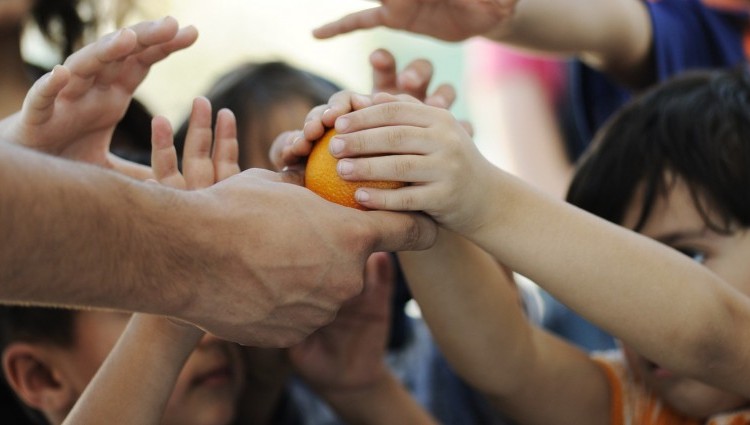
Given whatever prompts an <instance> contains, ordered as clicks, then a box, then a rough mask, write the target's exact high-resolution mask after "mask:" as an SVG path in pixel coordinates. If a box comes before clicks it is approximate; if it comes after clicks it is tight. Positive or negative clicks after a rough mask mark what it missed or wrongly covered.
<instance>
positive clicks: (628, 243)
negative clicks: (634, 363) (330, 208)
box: [331, 95, 750, 396]
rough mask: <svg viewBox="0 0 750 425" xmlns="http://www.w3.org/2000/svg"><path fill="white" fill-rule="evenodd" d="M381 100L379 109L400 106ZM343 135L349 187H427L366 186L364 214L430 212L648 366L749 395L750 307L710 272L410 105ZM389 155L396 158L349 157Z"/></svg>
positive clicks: (355, 118)
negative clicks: (525, 174) (520, 171)
mask: <svg viewBox="0 0 750 425" xmlns="http://www.w3.org/2000/svg"><path fill="white" fill-rule="evenodd" d="M379 97H380V100H378V99H376V101H375V103H379V102H380V101H385V102H391V101H392V100H393V97H390V98H387V96H386V95H380V96H379ZM342 118H343V119H342ZM394 124H398V126H396V127H387V126H389V125H394ZM336 126H337V130H338V131H339V137H340V139H339V140H340V143H339V145H338V148H339V149H338V150H337V151H336V152H334V154H335V155H336V156H338V157H349V158H348V159H346V160H342V161H339V174H340V175H342V176H343V177H344V178H346V179H351V180H358V179H364V180H370V179H384V180H400V181H409V182H419V183H420V184H419V185H412V186H408V187H407V188H404V189H406V190H397V191H378V190H372V189H360V191H359V192H358V196H360V195H361V196H360V197H358V198H357V199H358V200H359V201H360V202H361V203H362V204H363V205H365V206H367V207H370V208H384V209H392V210H402V209H403V210H412V209H414V210H423V211H425V212H427V213H428V214H430V215H431V216H432V217H433V218H435V219H436V220H437V221H438V222H439V223H440V224H441V225H442V226H445V227H447V228H450V229H453V230H454V231H457V232H459V233H461V234H463V235H465V236H466V237H468V238H469V239H470V240H472V241H473V242H474V243H476V244H477V245H479V246H480V247H482V248H483V249H484V250H486V251H487V252H489V253H490V254H491V255H492V256H493V257H494V258H497V259H498V260H499V261H502V262H503V264H505V265H507V266H508V267H510V268H511V269H512V270H514V271H517V272H519V273H521V274H522V275H524V276H527V277H529V278H530V279H532V280H533V281H535V282H537V283H538V284H540V285H542V286H543V287H544V288H545V289H547V290H548V291H549V292H550V293H551V294H552V295H553V296H555V297H556V298H558V299H559V300H561V301H562V302H563V303H565V304H566V305H568V306H570V307H571V308H572V309H574V310H575V311H578V312H580V313H581V314H582V315H583V316H584V317H586V318H587V319H589V320H591V321H592V322H593V323H595V324H597V325H599V326H601V327H602V328H603V329H606V330H607V331H609V332H610V333H612V334H613V335H616V336H617V337H619V338H620V339H622V340H623V341H625V342H627V343H628V345H629V346H631V347H633V348H634V349H635V350H636V351H638V352H639V353H641V354H642V355H643V356H644V357H646V358H649V359H652V360H653V361H655V362H657V363H659V364H662V365H668V366H667V367H669V368H670V369H672V370H675V371H677V372H679V373H683V374H685V375H686V376H692V377H695V378H697V379H700V380H703V381H704V382H707V383H710V384H713V385H715V386H717V387H720V388H724V389H727V390H730V391H734V392H736V393H738V394H743V395H745V396H747V395H750V387H749V386H748V383H747V380H746V379H743V377H742V375H741V374H737V373H736V371H737V370H738V368H741V367H742V366H741V365H743V364H744V362H745V360H743V358H746V357H745V356H746V355H747V353H748V352H750V348H748V347H746V344H745V342H746V341H750V336H748V335H747V334H748V332H750V331H749V330H748V327H747V326H745V325H744V324H746V323H748V321H749V320H750V300H748V297H745V296H742V295H741V293H739V292H738V291H737V290H736V289H734V288H732V287H731V286H730V285H728V284H727V282H725V281H723V280H722V279H721V278H720V277H718V276H717V275H715V274H714V273H712V272H711V271H710V270H708V269H706V268H705V267H702V266H701V265H699V264H696V263H695V262H693V261H691V260H690V259H688V258H687V257H686V256H684V255H681V254H679V253H678V252H676V251H675V250H673V249H670V248H668V247H666V246H664V245H663V244H660V243H658V242H656V241H654V240H651V239H649V238H647V237H645V236H642V235H639V234H637V233H635V232H632V231H630V230H627V229H623V228H622V227H619V226H617V225H614V224H612V223H609V222H606V221H604V220H602V219H599V218H597V217H595V216H593V215H591V214H588V213H585V212H583V211H581V210H579V209H576V208H574V207H572V206H570V205H568V204H565V203H564V202H562V201H560V200H557V199H554V198H552V197H550V196H547V195H545V194H543V193H541V192H539V191H537V190H535V189H533V188H532V187H530V186H528V185H527V184H525V183H523V182H522V181H520V180H518V179H516V178H514V177H512V176H511V175H509V174H507V173H504V172H502V171H501V170H499V169H496V168H495V167H493V166H492V165H491V164H489V162H488V161H487V160H486V159H485V158H484V157H482V156H481V154H480V153H479V152H478V151H477V149H476V147H475V146H474V145H473V143H472V142H471V139H470V138H469V137H468V135H467V134H465V133H461V131H460V130H459V126H458V125H457V123H456V122H455V119H453V118H451V117H449V116H448V115H447V113H446V112H445V111H443V110H438V109H432V110H431V108H429V107H427V106H424V105H419V104H418V103H415V102H413V101H411V100H405V101H404V102H400V103H398V104H396V103H392V104H389V105H385V103H380V104H378V105H376V106H374V107H372V108H368V109H367V110H361V111H355V112H352V113H350V114H347V115H346V116H344V117H341V118H339V119H337V121H336ZM384 126H386V127H384ZM364 130H366V131H364ZM394 140H395V141H396V142H395V143H394ZM386 141H389V142H386ZM331 145H332V147H336V146H335V144H334V141H333V140H332V142H331ZM385 153H399V154H401V155H396V156H381V157H377V158H353V157H357V156H360V155H368V156H369V155H379V154H385ZM404 153H408V155H403V154H404ZM478 181H481V182H482V184H481V185H476V184H475V183H474V182H478ZM675 294H680V298H679V300H680V301H679V302H675V298H674V297H675ZM636 306H637V311H638V314H635V313H634V308H636ZM654 324H658V326H654ZM664 341H669V342H670V343H669V348H668V349H666V348H665V345H664Z"/></svg>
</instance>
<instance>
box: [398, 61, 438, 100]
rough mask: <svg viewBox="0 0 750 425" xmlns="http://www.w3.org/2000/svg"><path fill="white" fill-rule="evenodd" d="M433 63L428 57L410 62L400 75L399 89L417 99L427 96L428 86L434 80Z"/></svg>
mask: <svg viewBox="0 0 750 425" xmlns="http://www.w3.org/2000/svg"><path fill="white" fill-rule="evenodd" d="M432 74H433V67H432V63H431V62H430V61H428V60H426V59H416V60H414V61H412V62H411V63H409V65H407V66H406V68H404V70H403V71H401V73H400V74H399V75H398V84H397V87H398V91H399V93H405V94H408V95H410V96H414V97H415V98H417V99H420V100H423V99H425V97H426V96H427V87H428V86H429V85H430V81H432Z"/></svg>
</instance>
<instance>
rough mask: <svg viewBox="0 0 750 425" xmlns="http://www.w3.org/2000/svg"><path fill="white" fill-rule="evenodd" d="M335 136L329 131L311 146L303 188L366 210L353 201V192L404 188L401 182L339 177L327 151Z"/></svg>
mask: <svg viewBox="0 0 750 425" xmlns="http://www.w3.org/2000/svg"><path fill="white" fill-rule="evenodd" d="M335 135H336V130H334V129H329V130H328V131H326V133H325V134H324V135H323V137H321V138H320V140H318V141H317V142H315V145H313V148H312V151H311V152H310V156H309V157H308V158H307V167H306V168H305V187H307V188H308V189H310V190H312V191H313V192H315V193H317V194H318V195H320V196H322V197H323V198H325V199H327V200H329V201H331V202H335V203H337V204H340V205H344V206H347V207H352V208H357V209H360V210H366V209H367V208H365V207H363V206H362V205H360V204H359V203H358V202H357V201H356V200H355V199H354V192H356V190H357V189H358V188H360V187H372V188H378V189H398V188H399V187H403V186H405V183H403V182H387V181H357V182H350V181H346V180H344V179H342V178H341V177H339V175H338V173H337V172H336V163H337V162H338V159H336V158H335V157H334V156H333V155H331V153H330V152H329V151H328V144H329V143H330V141H331V138H332V137H333V136H335Z"/></svg>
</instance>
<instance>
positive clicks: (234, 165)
mask: <svg viewBox="0 0 750 425" xmlns="http://www.w3.org/2000/svg"><path fill="white" fill-rule="evenodd" d="M215 128H216V131H215V133H214V132H213V131H212V130H211V104H210V103H209V101H208V99H206V98H203V97H199V98H197V99H195V100H194V101H193V110H192V112H191V114H190V122H189V126H188V131H187V136H186V138H185V151H184V153H183V155H182V168H183V172H184V173H180V170H179V168H178V160H177V151H176V150H175V147H174V138H173V132H172V127H171V126H170V125H169V122H168V121H167V120H166V119H165V118H164V117H161V116H157V117H155V118H154V120H153V123H152V136H151V144H152V149H151V167H152V169H153V172H154V177H155V178H156V180H157V181H158V182H159V183H162V184H165V185H167V186H171V187H174V188H176V189H188V190H194V189H201V188H205V187H209V186H211V185H212V184H214V183H216V182H219V181H222V180H224V179H226V178H228V177H231V176H233V175H235V174H239V172H240V167H239V165H238V162H237V160H238V158H239V147H238V142H237V123H236V119H235V117H234V114H233V113H232V112H231V111H230V110H228V109H222V110H220V111H219V112H218V114H217V116H216V127H215Z"/></svg>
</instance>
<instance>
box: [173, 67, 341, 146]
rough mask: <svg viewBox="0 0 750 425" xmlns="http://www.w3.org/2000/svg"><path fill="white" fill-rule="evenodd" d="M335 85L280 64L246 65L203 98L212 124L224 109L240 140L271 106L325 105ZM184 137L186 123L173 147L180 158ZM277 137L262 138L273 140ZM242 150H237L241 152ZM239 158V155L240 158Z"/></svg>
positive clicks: (336, 88) (177, 133)
mask: <svg viewBox="0 0 750 425" xmlns="http://www.w3.org/2000/svg"><path fill="white" fill-rule="evenodd" d="M340 90H341V89H340V88H339V86H338V85H336V84H335V83H333V82H331V81H329V80H327V79H325V78H323V77H321V76H319V75H315V74H313V73H311V72H308V71H305V70H302V69H299V68H296V67H294V66H291V65H289V64H287V63H285V62H282V61H273V62H261V63H254V62H250V63H245V64H242V65H240V66H238V67H237V68H234V69H233V70H232V71H230V72H228V73H227V74H224V75H223V76H222V77H220V78H219V79H218V80H217V81H216V82H215V83H214V84H213V86H212V88H211V89H210V90H209V92H208V94H206V98H208V100H209V101H210V102H211V106H212V113H213V121H214V122H215V121H216V114H217V113H218V111H219V109H222V108H227V109H229V110H231V111H232V112H234V114H235V115H236V116H237V133H238V135H239V136H240V138H242V136H243V135H246V134H247V129H249V128H250V127H251V126H252V125H253V123H251V122H248V120H247V117H248V116H252V117H253V119H252V121H254V122H256V123H257V122H261V123H262V122H263V121H264V120H267V119H268V117H269V115H270V110H271V108H272V107H273V106H274V105H278V104H280V103H282V102H286V101H289V100H294V99H303V100H308V101H309V102H310V103H311V104H312V105H321V104H324V103H327V102H328V98H329V97H331V95H332V94H334V93H336V92H337V91H340ZM301 125H302V123H300V126H301ZM186 134H187V120H186V122H185V123H183V125H182V126H181V127H180V129H179V130H178V131H177V132H176V133H175V147H176V148H177V152H178V153H180V155H179V156H180V157H182V155H181V152H182V147H183V146H184V143H185V136H186ZM276 136H277V135H276V134H269V135H264V140H266V139H267V140H272V139H273V138H274V137H276ZM243 149H245V147H243V146H240V150H243ZM240 156H241V157H242V155H240Z"/></svg>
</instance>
